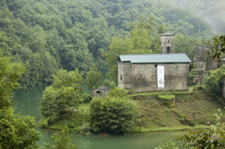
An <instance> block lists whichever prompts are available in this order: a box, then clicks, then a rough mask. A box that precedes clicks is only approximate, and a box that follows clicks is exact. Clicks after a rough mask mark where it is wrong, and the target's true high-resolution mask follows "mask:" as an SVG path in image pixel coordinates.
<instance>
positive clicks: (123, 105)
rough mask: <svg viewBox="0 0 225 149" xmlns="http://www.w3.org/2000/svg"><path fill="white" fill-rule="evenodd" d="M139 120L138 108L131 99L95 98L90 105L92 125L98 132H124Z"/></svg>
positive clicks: (94, 130)
mask: <svg viewBox="0 0 225 149" xmlns="http://www.w3.org/2000/svg"><path fill="white" fill-rule="evenodd" d="M136 120H137V108H136V106H135V104H134V102H132V101H131V100H128V99H123V98H120V97H107V98H105V99H102V98H98V99H94V100H92V102H91V105H90V126H91V128H92V131H93V132H96V133H103V132H106V133H113V134H124V133H127V132H129V131H130V130H131V128H132V127H133V126H134V125H135V122H136Z"/></svg>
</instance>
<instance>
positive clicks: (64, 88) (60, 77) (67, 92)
mask: <svg viewBox="0 0 225 149" xmlns="http://www.w3.org/2000/svg"><path fill="white" fill-rule="evenodd" d="M53 78H54V81H53V84H52V85H51V86H49V87H47V88H46V89H45V91H44V93H43V97H42V98H41V101H40V104H41V106H40V108H41V113H42V115H43V116H44V117H45V118H46V119H47V120H48V121H49V122H52V121H54V120H56V119H59V118H61V117H63V115H68V114H70V113H72V112H74V111H76V110H77V107H78V105H79V103H80V101H81V98H82V96H81V94H82V92H81V91H82V89H81V85H82V83H83V77H82V76H81V75H80V74H79V72H78V70H76V71H70V72H67V71H66V70H59V71H58V73H57V74H56V75H54V76H53ZM49 124H50V123H49Z"/></svg>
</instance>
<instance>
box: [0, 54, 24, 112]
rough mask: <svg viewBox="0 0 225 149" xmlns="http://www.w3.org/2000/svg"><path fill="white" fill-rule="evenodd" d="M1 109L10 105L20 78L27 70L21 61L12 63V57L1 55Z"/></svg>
mask: <svg viewBox="0 0 225 149" xmlns="http://www.w3.org/2000/svg"><path fill="white" fill-rule="evenodd" d="M0 64H1V65H0V109H3V108H8V107H9V106H10V100H9V98H11V97H12V95H13V90H15V89H16V88H17V87H18V86H19V83H18V79H19V78H20V76H21V75H22V73H23V72H24V71H25V67H24V66H22V64H20V63H12V59H11V58H8V57H1V55H0Z"/></svg>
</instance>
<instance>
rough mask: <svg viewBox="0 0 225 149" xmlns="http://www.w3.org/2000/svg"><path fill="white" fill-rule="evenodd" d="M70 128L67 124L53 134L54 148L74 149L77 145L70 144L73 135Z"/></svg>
mask: <svg viewBox="0 0 225 149" xmlns="http://www.w3.org/2000/svg"><path fill="white" fill-rule="evenodd" d="M68 132H69V128H68V127H67V126H65V127H64V128H63V129H62V130H61V131H60V132H57V133H55V134H53V136H52V139H53V140H54V145H53V148H54V149H72V148H75V145H72V144H70V142H71V135H70V134H69V133H68Z"/></svg>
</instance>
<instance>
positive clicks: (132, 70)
mask: <svg viewBox="0 0 225 149" xmlns="http://www.w3.org/2000/svg"><path fill="white" fill-rule="evenodd" d="M173 37H174V35H173V34H169V33H164V34H161V37H160V40H161V53H162V54H132V55H119V57H118V87H119V88H125V89H127V90H128V91H129V92H132V93H136V92H151V91H183V90H188V73H189V64H190V62H191V60H190V59H189V58H188V56H187V55H186V54H185V53H174V52H173Z"/></svg>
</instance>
